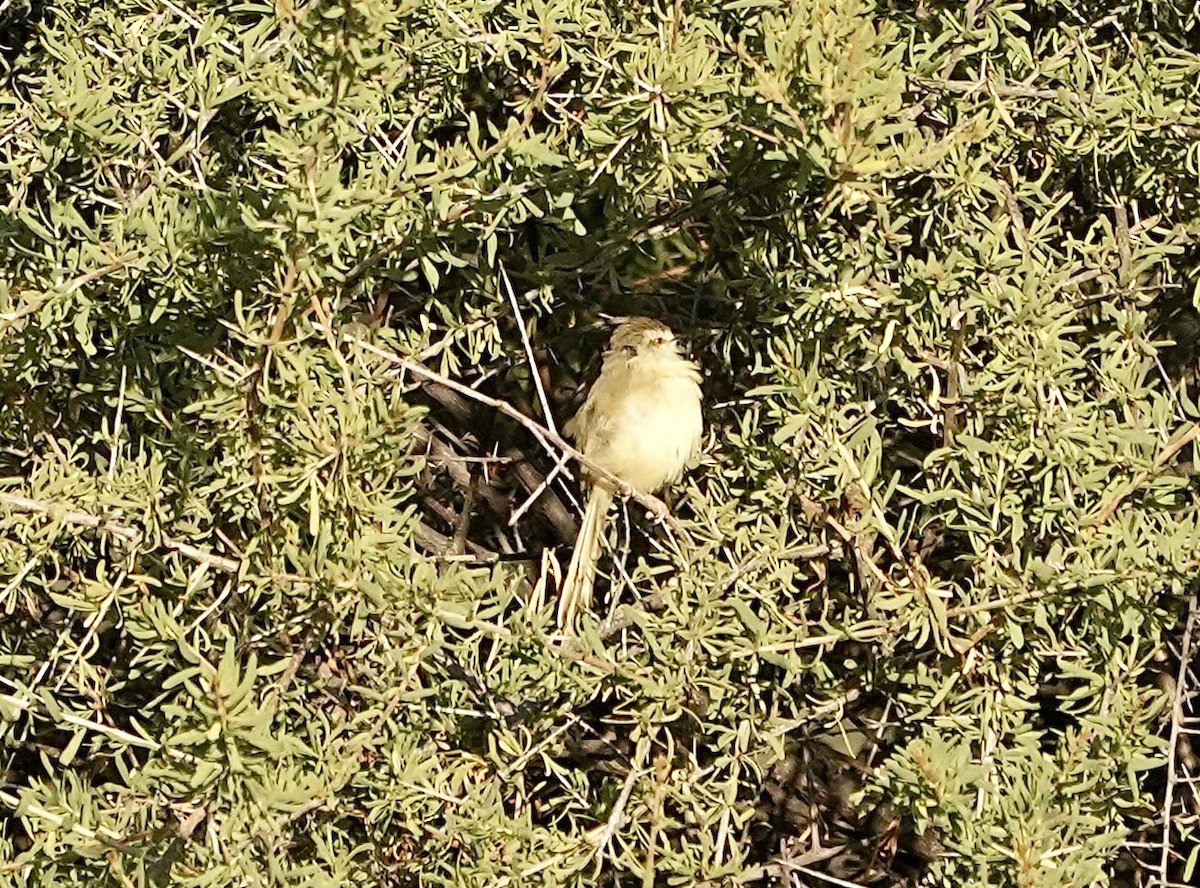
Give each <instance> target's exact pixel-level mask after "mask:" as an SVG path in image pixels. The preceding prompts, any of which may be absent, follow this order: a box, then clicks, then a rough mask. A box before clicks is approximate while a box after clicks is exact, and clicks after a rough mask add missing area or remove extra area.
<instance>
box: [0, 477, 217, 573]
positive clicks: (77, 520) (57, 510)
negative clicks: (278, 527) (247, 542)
mask: <svg viewBox="0 0 1200 888" xmlns="http://www.w3.org/2000/svg"><path fill="white" fill-rule="evenodd" d="M0 504H2V505H5V506H8V507H9V508H10V509H12V510H13V511H15V512H26V513H29V514H34V515H45V516H46V517H48V518H51V519H53V520H56V521H63V522H65V523H67V524H73V525H75V526H77V527H90V528H91V529H92V530H98V531H100V532H101V533H106V534H108V535H109V536H115V537H119V538H120V539H123V540H126V541H127V542H130V543H134V544H137V543H139V542H141V540H142V532H141V531H140V530H139V529H138V528H136V527H130V526H129V525H127V524H120V523H117V522H114V521H109V520H108V519H107V518H102V517H98V516H96V515H89V514H88V513H86V512H76V511H72V510H68V509H64V508H63V507H62V506H60V505H57V504H55V503H44V502H41V501H40V500H33V499H29V498H28V497H24V496H17V495H16V494H13V493H0ZM162 547H163V548H164V549H169V550H171V551H173V552H178V553H179V554H180V555H182V556H184V557H185V558H190V559H191V560H192V561H198V562H200V563H201V564H207V565H208V566H209V567H213V568H216V569H217V570H220V571H224V572H225V573H237V572H238V569H239V568H240V567H241V562H240V561H238V560H236V559H233V558H226V557H225V556H224V555H217V554H215V553H213V552H209V551H207V550H205V549H200V548H198V547H196V546H193V545H191V544H189V543H185V542H182V541H180V540H174V539H171V538H170V537H166V536H164V537H163V538H162Z"/></svg>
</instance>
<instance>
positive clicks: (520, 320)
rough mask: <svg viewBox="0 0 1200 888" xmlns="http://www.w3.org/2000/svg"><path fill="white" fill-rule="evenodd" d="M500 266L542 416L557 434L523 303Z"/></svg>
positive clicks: (501, 277) (502, 264) (502, 265)
mask: <svg viewBox="0 0 1200 888" xmlns="http://www.w3.org/2000/svg"><path fill="white" fill-rule="evenodd" d="M499 268H500V280H501V281H503V282H504V290H505V292H506V293H508V302H509V304H510V305H511V306H512V308H513V313H514V314H515V315H516V316H517V327H518V329H519V330H520V331H521V345H523V346H524V347H525V360H527V361H528V362H529V373H530V374H531V375H532V376H533V384H534V387H535V388H536V389H537V393H538V400H539V401H540V402H541V404H542V416H543V417H545V419H546V426H547V428H549V429H550V431H552V432H554V433H555V434H557V433H558V426H556V425H555V424H554V414H553V413H552V412H551V411H550V399H549V398H547V397H546V389H545V388H544V387H543V386H542V375H541V374H540V373H539V372H538V365H537V360H536V359H535V358H534V356H533V345H532V343H530V341H529V331H528V330H527V329H526V328H525V316H524V315H522V314H521V305H520V303H518V302H517V294H516V293H514V292H513V288H512V281H510V280H509V279H508V272H507V271H506V270H505V269H504V263H503V262H500V263H499Z"/></svg>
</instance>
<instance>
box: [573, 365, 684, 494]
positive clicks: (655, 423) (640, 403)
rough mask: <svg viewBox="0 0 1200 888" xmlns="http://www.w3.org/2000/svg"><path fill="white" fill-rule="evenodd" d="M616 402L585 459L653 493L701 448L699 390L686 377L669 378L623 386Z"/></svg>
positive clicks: (681, 469)
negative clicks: (588, 458)
mask: <svg viewBox="0 0 1200 888" xmlns="http://www.w3.org/2000/svg"><path fill="white" fill-rule="evenodd" d="M616 400H617V401H618V402H619V403H618V404H613V405H610V407H613V408H615V409H612V410H611V413H610V414H609V416H608V420H609V421H608V422H607V423H606V424H605V425H606V428H605V429H604V431H603V433H602V434H601V435H599V436H597V440H596V442H595V444H596V447H594V448H591V449H593V451H594V452H593V453H590V454H589V456H592V458H593V459H595V460H596V461H597V462H598V463H599V464H600V465H602V466H604V467H605V468H606V469H608V470H609V471H610V472H613V473H614V474H616V475H619V476H620V477H622V478H624V479H625V480H626V481H628V482H629V483H630V484H632V485H633V486H634V487H636V488H637V489H638V490H640V491H642V492H644V493H653V492H654V491H656V490H658V489H659V488H661V487H662V486H663V485H665V484H669V483H670V482H672V481H674V480H676V479H677V478H678V477H679V476H680V475H681V474H682V472H683V469H684V467H685V466H686V465H687V463H688V461H689V460H690V459H691V458H692V457H693V455H694V454H695V453H696V451H697V449H698V448H699V446H700V437H701V433H702V431H703V429H702V426H703V421H702V419H701V414H700V388H699V386H697V385H696V383H695V382H694V381H693V379H692V378H691V377H689V376H669V377H666V378H659V379H656V380H653V381H652V382H643V383H640V384H634V385H628V386H626V387H625V388H624V391H623V392H622V394H621V396H620V397H619V398H618V399H616Z"/></svg>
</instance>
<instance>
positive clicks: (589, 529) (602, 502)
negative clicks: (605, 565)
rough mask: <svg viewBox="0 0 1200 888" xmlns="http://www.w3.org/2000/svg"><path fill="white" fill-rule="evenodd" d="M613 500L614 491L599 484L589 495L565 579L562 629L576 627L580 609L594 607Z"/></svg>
mask: <svg viewBox="0 0 1200 888" xmlns="http://www.w3.org/2000/svg"><path fill="white" fill-rule="evenodd" d="M612 501H613V494H612V491H611V490H608V489H606V488H604V487H601V486H599V485H595V486H593V487H592V489H591V492H590V493H589V494H588V502H587V508H586V509H584V512H583V523H582V524H581V525H580V527H579V536H577V537H576V538H575V551H574V552H572V553H571V565H570V567H568V568H567V578H566V579H565V580H563V584H562V591H561V592H560V593H559V596H558V627H559V628H560V629H568V630H569V629H571V628H573V626H574V624H575V618H576V617H577V616H578V615H579V614H580V612H582V611H584V610H586V609H587V608H589V607H591V606H592V586H593V584H594V583H595V582H596V559H597V558H599V557H600V543H601V540H603V538H604V526H605V524H606V519H607V518H608V507H609V506H611V505H612Z"/></svg>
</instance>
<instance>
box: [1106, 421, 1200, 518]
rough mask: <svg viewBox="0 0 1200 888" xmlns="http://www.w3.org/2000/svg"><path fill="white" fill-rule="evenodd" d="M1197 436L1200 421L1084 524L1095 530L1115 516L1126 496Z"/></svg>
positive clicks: (1198, 435) (1166, 448)
mask: <svg viewBox="0 0 1200 888" xmlns="http://www.w3.org/2000/svg"><path fill="white" fill-rule="evenodd" d="M1197 438H1200V423H1194V424H1193V425H1192V427H1191V428H1190V429H1188V430H1187V431H1186V432H1184V433H1183V434H1182V435H1180V436H1179V437H1178V438H1176V439H1175V440H1174V441H1173V442H1171V443H1170V444H1168V445H1167V446H1166V447H1164V448H1163V449H1162V450H1161V451H1159V453H1158V456H1156V457H1154V462H1153V463H1151V465H1150V468H1149V469H1147V470H1146V471H1144V472H1139V473H1138V476H1137V477H1136V478H1134V479H1133V482H1132V483H1131V484H1130V485H1129V487H1127V488H1126V489H1125V490H1124V491H1122V492H1120V493H1118V494H1117V495H1116V496H1114V497H1113V498H1112V499H1111V500H1109V501H1108V502H1107V503H1106V504H1105V505H1104V508H1102V509H1101V510H1100V511H1099V512H1097V513H1096V517H1095V518H1093V519H1092V520H1090V521H1088V522H1087V523H1086V524H1085V525H1084V526H1085V527H1087V528H1089V529H1092V530H1094V529H1095V528H1097V527H1099V526H1100V525H1101V524H1104V522H1106V521H1108V519H1109V518H1111V517H1112V516H1113V514H1114V513H1115V512H1116V511H1117V509H1119V508H1120V506H1121V503H1122V502H1123V501H1124V500H1125V498H1126V497H1128V496H1129V495H1130V494H1132V493H1134V492H1135V491H1136V490H1137V489H1138V488H1139V487H1141V486H1142V485H1143V484H1145V483H1146V482H1147V481H1148V480H1149V479H1150V476H1151V474H1153V473H1154V472H1156V471H1158V470H1159V469H1161V468H1162V467H1163V466H1164V465H1166V464H1167V461H1168V460H1170V459H1171V458H1172V457H1173V456H1175V454H1177V453H1179V451H1180V450H1182V449H1183V448H1184V447H1186V446H1187V445H1188V444H1191V443H1192V442H1193V441H1195V440H1196V439H1197Z"/></svg>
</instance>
